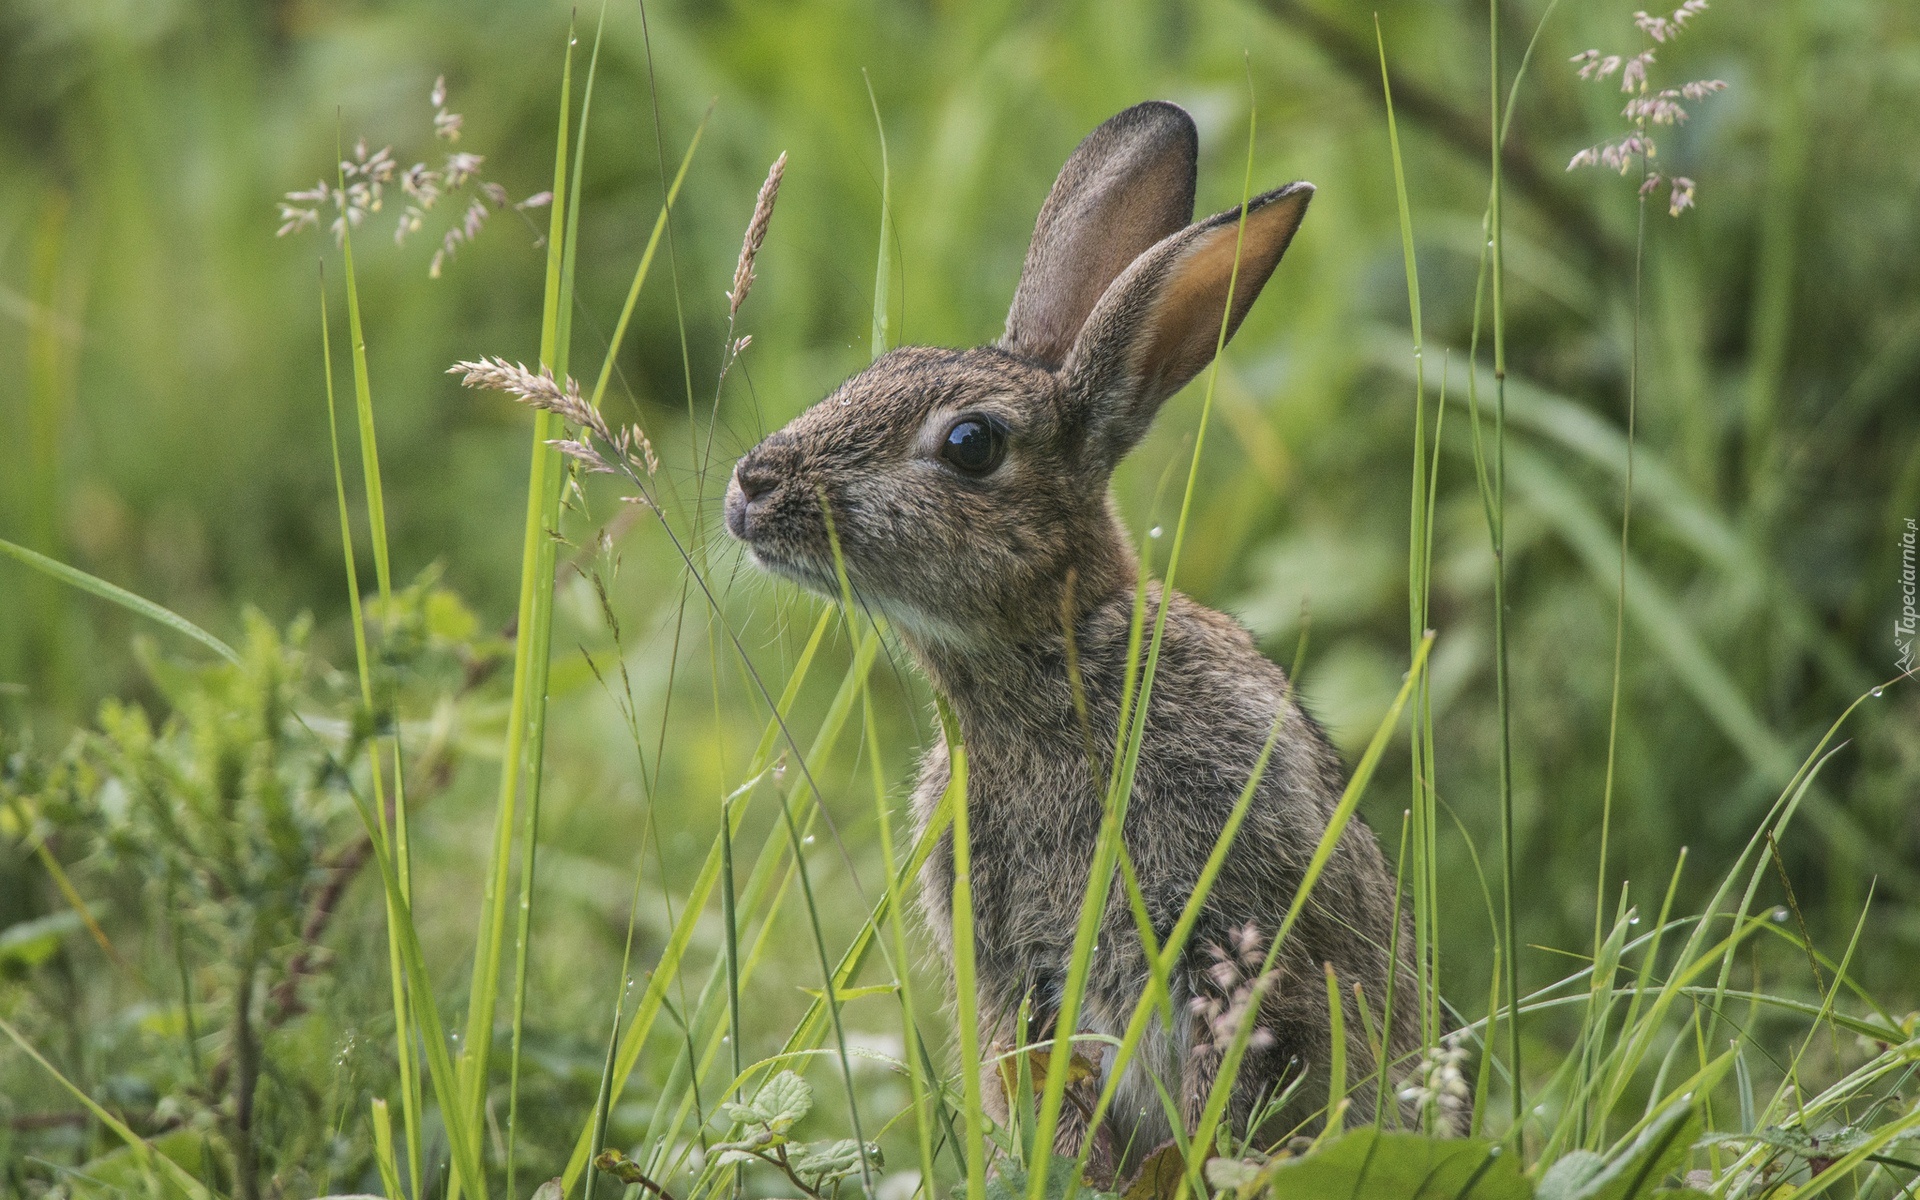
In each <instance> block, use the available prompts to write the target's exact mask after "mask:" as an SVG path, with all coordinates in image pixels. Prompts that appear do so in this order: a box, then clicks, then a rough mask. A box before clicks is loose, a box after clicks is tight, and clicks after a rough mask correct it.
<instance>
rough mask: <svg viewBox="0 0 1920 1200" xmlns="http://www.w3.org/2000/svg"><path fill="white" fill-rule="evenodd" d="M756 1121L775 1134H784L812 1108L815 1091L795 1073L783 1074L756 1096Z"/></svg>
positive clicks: (770, 1080) (763, 1085) (754, 1100)
mask: <svg viewBox="0 0 1920 1200" xmlns="http://www.w3.org/2000/svg"><path fill="white" fill-rule="evenodd" d="M753 1107H754V1109H755V1110H756V1111H757V1113H758V1116H757V1117H756V1120H757V1121H758V1123H759V1124H762V1125H765V1126H766V1127H767V1128H768V1129H771V1130H772V1131H773V1132H775V1133H785V1132H786V1131H787V1130H789V1129H791V1128H793V1126H794V1125H795V1123H797V1122H798V1121H799V1120H800V1118H802V1117H804V1116H806V1115H807V1113H808V1111H810V1110H811V1109H812V1108H813V1088H812V1086H811V1085H809V1084H808V1083H807V1081H806V1080H804V1079H802V1078H800V1076H798V1075H796V1074H794V1073H793V1072H792V1071H782V1072H780V1073H779V1074H777V1075H775V1076H774V1077H773V1078H772V1079H769V1080H767V1081H766V1083H764V1084H762V1085H761V1086H760V1090H759V1091H758V1092H755V1093H754V1096H753Z"/></svg>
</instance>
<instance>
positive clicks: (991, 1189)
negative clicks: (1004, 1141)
mask: <svg viewBox="0 0 1920 1200" xmlns="http://www.w3.org/2000/svg"><path fill="white" fill-rule="evenodd" d="M1078 1165H1079V1164H1078V1163H1076V1162H1075V1161H1074V1160H1073V1159H1071V1158H1068V1157H1066V1156H1065V1155H1061V1154H1056V1155H1054V1156H1053V1161H1052V1163H1051V1164H1050V1165H1049V1167H1048V1169H1047V1186H1046V1190H1045V1191H1044V1192H1043V1193H1042V1196H1043V1200H1065V1197H1066V1195H1067V1181H1068V1180H1070V1179H1072V1178H1073V1177H1074V1169H1075V1168H1076V1167H1077V1166H1078ZM996 1169H997V1170H998V1172H999V1173H998V1174H996V1175H995V1176H994V1177H993V1178H992V1179H989V1180H987V1184H986V1200H1025V1198H1026V1195H1027V1171H1026V1168H1025V1167H1024V1166H1020V1165H1018V1164H1016V1163H1014V1162H1011V1161H1008V1162H1004V1163H999V1164H996ZM1074 1196H1075V1197H1076V1200H1077V1198H1078V1197H1082V1196H1084V1197H1086V1200H1117V1197H1115V1195H1114V1194H1113V1193H1112V1192H1100V1191H1095V1190H1093V1189H1092V1188H1089V1187H1086V1186H1084V1185H1083V1186H1081V1187H1079V1188H1076V1189H1075V1190H1074Z"/></svg>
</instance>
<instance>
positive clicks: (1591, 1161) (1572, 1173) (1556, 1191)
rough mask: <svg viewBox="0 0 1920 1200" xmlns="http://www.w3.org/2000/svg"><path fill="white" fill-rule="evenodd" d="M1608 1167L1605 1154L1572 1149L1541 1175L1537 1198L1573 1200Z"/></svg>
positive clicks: (1544, 1199) (1539, 1199) (1540, 1199)
mask: <svg viewBox="0 0 1920 1200" xmlns="http://www.w3.org/2000/svg"><path fill="white" fill-rule="evenodd" d="M1606 1169H1607V1160H1606V1158H1605V1157H1604V1156H1602V1155H1599V1154H1595V1153H1594V1152H1593V1151H1591V1150H1570V1151H1568V1152H1567V1153H1566V1154H1565V1155H1564V1156H1562V1157H1561V1158H1560V1160H1559V1161H1558V1162H1555V1163H1554V1164H1553V1165H1552V1166H1550V1167H1548V1168H1547V1172H1546V1174H1544V1175H1542V1176H1541V1177H1540V1188H1539V1190H1538V1191H1537V1192H1535V1194H1534V1196H1535V1200H1573V1198H1574V1197H1576V1196H1579V1195H1582V1194H1583V1192H1584V1189H1585V1188H1586V1187H1587V1185H1588V1184H1589V1183H1591V1182H1592V1181H1593V1177H1594V1176H1596V1175H1598V1174H1600V1172H1602V1171H1604V1170H1606Z"/></svg>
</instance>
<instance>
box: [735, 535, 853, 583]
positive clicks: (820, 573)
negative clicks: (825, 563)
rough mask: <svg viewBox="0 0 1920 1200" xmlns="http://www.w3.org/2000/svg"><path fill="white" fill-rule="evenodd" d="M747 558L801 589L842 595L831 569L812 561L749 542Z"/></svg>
mask: <svg viewBox="0 0 1920 1200" xmlns="http://www.w3.org/2000/svg"><path fill="white" fill-rule="evenodd" d="M746 545H747V556H748V557H749V558H751V559H753V561H754V564H755V565H756V566H758V567H760V568H761V569H762V570H765V571H770V572H772V573H773V574H775V575H779V576H781V577H782V578H785V579H790V580H792V581H793V582H794V583H797V584H799V585H800V586H801V587H804V588H808V589H810V590H812V591H816V592H820V593H821V594H823V595H827V596H838V595H839V594H840V582H839V580H838V579H836V578H835V577H834V573H833V571H832V570H831V569H829V568H824V567H822V566H821V565H820V564H818V563H816V562H813V561H812V560H810V559H808V558H805V557H802V556H799V555H793V554H788V553H785V552H783V551H781V550H778V549H775V548H774V547H772V546H767V545H763V544H759V543H755V542H748V543H747V544H746Z"/></svg>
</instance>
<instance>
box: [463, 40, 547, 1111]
mask: <svg viewBox="0 0 1920 1200" xmlns="http://www.w3.org/2000/svg"><path fill="white" fill-rule="evenodd" d="M573 46H574V26H573V22H572V21H569V22H568V23H567V52H566V57H565V61H564V65H563V66H562V68H561V73H560V104H559V116H558V122H559V133H558V135H557V136H556V139H555V144H554V163H553V201H552V203H551V204H550V205H549V214H550V215H549V217H548V225H547V270H546V289H545V293H544V298H543V301H542V306H541V318H540V361H541V364H542V365H543V366H547V367H549V368H550V367H552V366H553V365H554V359H555V355H556V353H557V347H558V345H559V319H560V309H561V308H562V307H563V303H562V301H563V297H562V294H561V290H560V276H561V263H562V253H563V248H564V245H565V241H566V236H565V235H566V216H567V204H568V195H569V193H568V188H567V182H568V181H567V134H568V131H569V130H570V129H571V127H572V103H573ZM556 378H563V376H560V375H558V374H556ZM552 436H553V427H552V417H551V414H550V413H548V412H546V411H545V410H544V409H540V410H536V411H535V412H534V414H533V449H532V465H531V466H530V468H529V470H528V478H527V509H526V522H525V525H524V528H523V530H522V534H521V551H520V602H519V609H518V616H517V618H516V621H515V626H514V628H515V637H514V661H513V693H512V698H511V700H510V701H509V704H508V711H507V725H506V731H505V735H504V739H505V740H504V744H503V746H502V748H501V754H500V794H499V799H498V802H497V804H496V807H495V812H494V828H493V851H492V855H491V859H490V864H491V865H490V868H489V870H488V874H487V880H486V885H485V887H484V889H483V891H482V893H481V897H480V919H479V925H478V933H477V934H476V935H475V939H474V941H475V947H474V956H473V978H472V983H471V985H470V986H469V988H468V993H467V994H468V1006H467V1029H466V1038H465V1041H464V1042H463V1051H462V1054H461V1059H460V1062H461V1076H460V1077H461V1089H460V1090H461V1094H462V1097H463V1100H464V1102H463V1103H462V1104H461V1105H460V1106H459V1107H457V1108H456V1109H455V1110H453V1113H454V1115H452V1116H450V1117H449V1119H448V1120H449V1124H453V1123H455V1122H458V1123H461V1124H463V1125H464V1126H465V1127H466V1128H468V1129H477V1128H478V1127H479V1125H480V1121H481V1119H482V1115H483V1112H484V1106H485V1103H486V1081H487V1067H488V1062H489V1060H490V1058H491V1056H492V1052H493V1020H494V1009H495V1006H496V1003H497V1001H498V998H499V994H500V972H501V967H502V963H501V956H502V948H503V946H504V944H505V939H506V919H507V912H506V905H505V899H506V894H507V884H508V876H509V872H510V870H511V864H512V855H513V840H514V831H515V829H516V828H517V827H518V825H519V813H518V809H519V799H520V774H521V771H522V770H523V769H524V767H525V761H526V758H527V757H528V746H527V743H528V740H529V735H530V734H531V732H532V727H533V713H534V711H535V710H536V709H537V710H539V711H541V712H544V711H545V708H546V695H545V691H544V689H541V690H536V688H535V684H536V682H537V679H536V671H538V669H539V668H538V666H537V665H536V660H537V659H540V660H543V659H544V658H545V656H546V650H547V649H548V643H546V642H543V641H542V639H541V638H540V636H539V629H538V626H539V625H540V623H541V615H542V614H543V613H544V614H547V616H548V617H549V618H550V616H551V604H552V595H553V577H552V574H551V572H548V573H546V574H545V575H543V574H542V572H541V565H542V562H543V559H544V560H545V561H548V562H550V561H552V560H551V559H550V558H548V557H547V556H546V552H547V551H548V549H549V546H550V541H551V539H550V538H549V537H548V536H547V531H548V529H550V528H551V524H550V522H549V521H548V519H547V518H548V513H549V504H548V497H549V496H555V497H557V496H558V492H559V484H560V480H559V478H558V475H559V462H558V458H559V455H558V452H556V451H555V450H554V449H553V448H552V447H550V446H548V445H547V441H548V439H549V438H551V437H552ZM546 633H547V634H548V636H549V638H550V637H551V633H552V627H551V624H550V623H549V624H547V626H546Z"/></svg>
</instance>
